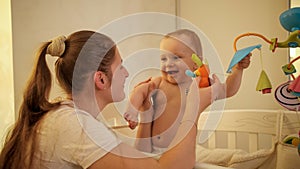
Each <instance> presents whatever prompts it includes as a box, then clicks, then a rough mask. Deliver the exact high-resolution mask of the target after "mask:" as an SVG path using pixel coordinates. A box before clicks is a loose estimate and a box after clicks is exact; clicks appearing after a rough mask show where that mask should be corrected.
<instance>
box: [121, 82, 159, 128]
mask: <svg viewBox="0 0 300 169" xmlns="http://www.w3.org/2000/svg"><path fill="white" fill-rule="evenodd" d="M154 88H155V83H153V82H152V81H151V78H149V79H148V80H146V81H144V82H141V83H139V84H138V85H137V86H136V87H135V88H134V89H133V91H132V92H131V93H130V96H129V103H128V106H127V110H126V112H125V113H124V118H125V120H126V121H128V123H129V127H130V128H131V129H134V128H135V127H136V126H137V124H138V113H139V110H140V108H142V107H144V108H145V107H146V106H147V107H148V108H149V107H150V100H149V94H150V93H151V91H152V90H154Z"/></svg>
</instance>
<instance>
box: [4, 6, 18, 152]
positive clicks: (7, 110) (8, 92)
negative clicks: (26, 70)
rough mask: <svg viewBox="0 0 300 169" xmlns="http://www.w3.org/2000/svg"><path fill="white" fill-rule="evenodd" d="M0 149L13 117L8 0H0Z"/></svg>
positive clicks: (10, 32) (10, 33)
mask: <svg viewBox="0 0 300 169" xmlns="http://www.w3.org/2000/svg"><path fill="white" fill-rule="evenodd" d="M0 20H1V23H2V24H1V25H0V56H1V57H0V65H1V66H0V93H1V95H0V119H1V123H0V149H1V147H2V142H3V140H4V138H5V137H4V135H3V134H2V133H5V132H6V131H7V127H8V126H9V125H11V124H12V123H13V121H14V119H15V116H14V88H13V59H12V31H11V11H10V1H9V0H1V1H0Z"/></svg>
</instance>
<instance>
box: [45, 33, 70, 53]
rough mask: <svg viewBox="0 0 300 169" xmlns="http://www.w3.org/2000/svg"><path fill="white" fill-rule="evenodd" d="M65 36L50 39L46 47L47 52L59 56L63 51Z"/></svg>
mask: <svg viewBox="0 0 300 169" xmlns="http://www.w3.org/2000/svg"><path fill="white" fill-rule="evenodd" d="M66 39H67V38H66V37H65V36H63V35H62V36H59V37H57V38H55V39H53V40H52V41H51V43H50V44H49V45H48V47H47V54H50V55H51V56H58V57H60V56H61V55H62V54H63V53H64V52H65V47H66V45H65V40H66Z"/></svg>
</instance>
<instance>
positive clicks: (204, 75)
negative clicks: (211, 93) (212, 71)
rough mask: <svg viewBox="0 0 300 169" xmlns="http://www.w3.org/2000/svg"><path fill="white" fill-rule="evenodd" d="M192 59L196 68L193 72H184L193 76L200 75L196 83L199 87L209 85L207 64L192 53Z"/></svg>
mask: <svg viewBox="0 0 300 169" xmlns="http://www.w3.org/2000/svg"><path fill="white" fill-rule="evenodd" d="M192 60H193V62H195V63H196V64H197V66H198V69H197V70H195V71H194V72H192V71H190V70H186V71H185V74H186V75H187V76H190V77H193V78H195V77H198V76H200V77H201V78H200V81H199V85H198V87H199V88H203V87H208V86H210V82H209V69H208V66H207V65H206V64H204V63H203V62H202V61H201V59H200V58H199V57H198V56H197V55H196V54H192Z"/></svg>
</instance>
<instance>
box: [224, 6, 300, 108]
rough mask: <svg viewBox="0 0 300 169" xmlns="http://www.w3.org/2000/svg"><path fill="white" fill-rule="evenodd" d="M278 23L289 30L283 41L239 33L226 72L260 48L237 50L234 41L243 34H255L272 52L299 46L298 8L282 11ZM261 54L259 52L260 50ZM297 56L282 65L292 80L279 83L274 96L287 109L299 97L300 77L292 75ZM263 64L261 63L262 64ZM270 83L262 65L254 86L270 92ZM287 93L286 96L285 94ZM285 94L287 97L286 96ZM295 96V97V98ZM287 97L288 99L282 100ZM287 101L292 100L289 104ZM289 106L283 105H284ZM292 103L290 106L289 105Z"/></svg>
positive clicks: (297, 105) (294, 70) (299, 15)
mask: <svg viewBox="0 0 300 169" xmlns="http://www.w3.org/2000/svg"><path fill="white" fill-rule="evenodd" d="M279 20H280V23H281V25H282V27H283V28H284V29H286V30H287V31H289V32H290V35H289V37H288V38H287V39H286V40H285V41H283V42H278V38H272V39H271V40H268V39H267V38H266V37H264V36H263V35H261V34H258V33H245V34H241V35H239V36H238V37H236V38H235V40H234V50H235V52H236V53H235V54H234V56H233V58H232V60H231V62H230V64H229V67H228V69H227V73H230V72H231V69H232V67H233V66H234V65H236V64H237V63H238V62H239V61H241V60H242V59H243V58H244V57H246V56H247V55H248V54H249V53H250V52H251V51H253V50H254V49H259V50H261V45H260V44H259V45H254V46H250V47H247V48H244V49H240V50H237V48H236V43H237V41H238V40H239V39H240V38H242V37H245V36H257V37H260V38H262V39H263V40H264V41H266V42H267V43H269V44H270V47H269V49H270V50H271V51H272V52H275V50H276V48H289V47H291V48H296V47H300V39H299V38H300V8H299V7H296V8H291V9H289V10H287V11H285V12H283V13H282V14H281V15H280V17H279ZM260 56H261V52H260ZM260 58H261V64H262V57H260ZM298 59H299V58H296V59H295V60H293V61H292V62H290V63H289V64H287V65H285V66H283V67H282V69H283V71H284V73H285V74H286V75H290V76H292V78H293V81H292V82H288V83H284V84H282V85H280V86H279V87H278V88H277V89H276V92H275V98H276V99H277V101H278V102H279V103H280V104H281V105H284V107H285V108H288V109H289V110H295V108H297V109H298V108H299V106H300V102H299V99H298V97H300V82H299V81H300V79H298V78H295V77H294V76H293V73H295V72H296V69H295V67H294V65H292V63H293V62H294V61H296V60H298ZM262 65H263V64H262ZM271 89H272V85H271V82H270V80H269V78H268V76H267V74H266V71H265V70H264V69H263V66H262V71H261V73H260V77H259V80H258V83H257V86H256V90H257V91H261V92H262V93H263V94H266V93H271ZM287 95H288V96H287ZM286 96H287V97H286ZM295 97H296V99H295ZM284 99H288V100H284ZM289 102H292V103H291V104H289ZM287 104H288V105H289V106H285V105H287ZM291 105H292V107H290V106H291Z"/></svg>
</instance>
